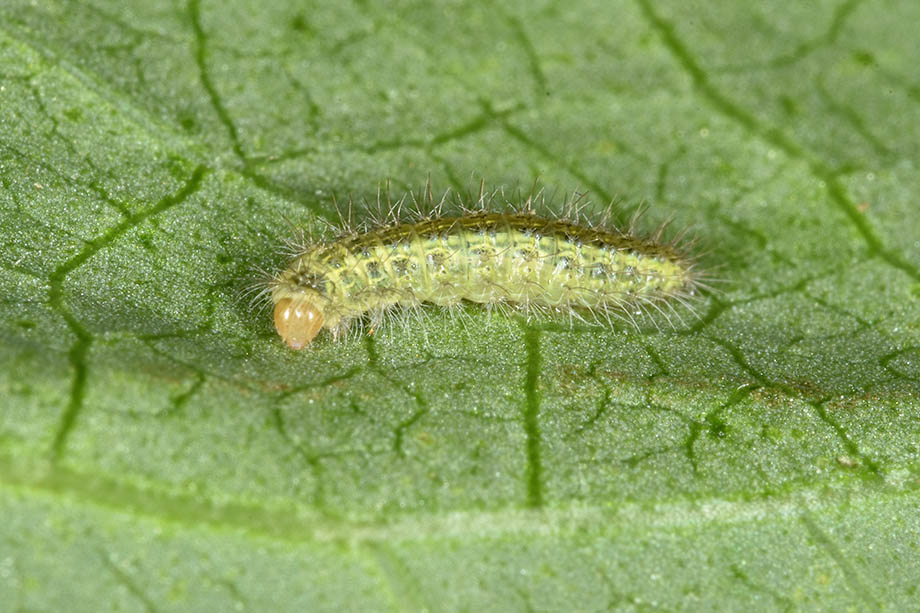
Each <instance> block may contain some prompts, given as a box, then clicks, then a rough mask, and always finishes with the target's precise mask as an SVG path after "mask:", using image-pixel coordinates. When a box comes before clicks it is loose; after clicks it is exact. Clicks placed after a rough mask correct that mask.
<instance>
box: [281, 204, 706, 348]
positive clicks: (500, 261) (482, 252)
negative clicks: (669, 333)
mask: <svg viewBox="0 0 920 613" xmlns="http://www.w3.org/2000/svg"><path fill="white" fill-rule="evenodd" d="M527 204H528V207H529V201H528V203H527ZM576 218H577V215H576ZM659 234H660V233H659ZM699 283H700V275H699V274H698V272H697V271H696V270H695V266H694V262H693V260H692V259H691V258H690V257H689V256H687V255H685V254H684V253H683V252H682V250H681V249H679V248H678V247H677V246H676V244H675V243H674V242H671V243H662V242H659V238H658V237H657V236H655V237H639V236H635V235H633V234H631V233H628V232H623V231H620V230H616V229H612V228H604V227H602V226H589V225H581V224H579V223H578V222H577V220H573V219H567V218H565V217H563V218H561V219H547V218H545V217H541V216H538V215H536V214H535V213H534V212H533V211H532V210H530V209H529V208H528V209H526V210H524V211H521V212H509V213H496V212H488V211H485V210H483V211H474V212H465V213H464V214H462V215H457V216H435V217H434V218H429V219H421V220H419V221H415V222H407V223H395V222H394V223H391V224H389V225H384V226H382V227H379V228H375V229H371V230H368V231H365V232H363V233H357V232H349V233H346V234H345V235H343V236H340V237H339V238H336V239H334V240H330V241H324V242H319V243H316V244H313V245H309V246H307V247H305V248H304V249H302V250H301V252H300V253H299V254H298V255H297V256H296V257H295V258H294V259H293V260H292V261H291V262H290V263H289V265H288V266H287V268H286V269H285V270H283V271H282V272H281V273H280V274H278V275H277V276H275V278H274V279H273V280H272V281H271V282H270V287H269V291H270V293H271V298H272V302H273V303H274V321H275V328H276V329H277V330H278V333H279V334H280V335H281V338H282V339H283V340H284V342H286V343H287V344H288V345H289V346H290V347H291V348H293V349H302V348H303V347H305V346H307V345H308V344H309V343H310V342H311V341H312V340H313V338H314V337H316V335H317V334H318V333H319V332H320V330H321V329H323V328H326V329H327V330H329V331H330V332H331V333H332V336H333V338H338V337H340V336H341V335H342V333H343V332H345V331H346V330H347V329H348V328H349V327H350V325H351V324H352V322H353V321H354V320H356V319H358V318H362V317H369V319H370V322H371V323H370V330H371V331H373V330H375V329H376V328H377V327H378V326H379V325H380V324H381V323H382V322H383V319H384V318H385V315H386V314H387V312H388V311H389V310H390V309H395V308H405V307H409V308H417V307H419V306H420V305H422V304H423V303H432V304H435V305H440V306H443V307H451V306H454V305H458V304H460V303H461V301H469V302H474V303H481V304H484V305H487V306H490V307H491V306H503V307H509V308H514V309H519V310H521V311H522V312H524V313H527V314H528V315H529V314H532V313H533V314H546V315H549V316H568V317H575V318H579V319H584V318H585V316H586V315H587V316H589V317H593V319H595V320H601V318H606V319H607V320H609V319H610V317H611V316H615V317H624V316H625V317H628V318H630V319H631V318H632V314H634V313H635V312H637V311H641V310H645V309H648V308H658V309H659V310H661V309H660V307H659V306H658V305H659V303H664V304H666V305H668V306H671V307H672V308H673V305H672V304H670V302H669V301H673V300H676V301H678V302H685V300H686V298H688V297H689V296H691V295H693V293H694V291H695V289H696V287H697V286H698V285H699Z"/></svg>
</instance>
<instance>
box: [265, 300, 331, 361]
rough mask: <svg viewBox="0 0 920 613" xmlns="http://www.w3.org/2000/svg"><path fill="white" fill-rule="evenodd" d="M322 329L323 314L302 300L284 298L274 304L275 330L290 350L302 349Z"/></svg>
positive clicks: (308, 302) (314, 306) (311, 304)
mask: <svg viewBox="0 0 920 613" xmlns="http://www.w3.org/2000/svg"><path fill="white" fill-rule="evenodd" d="M322 327H323V313H322V311H320V310H319V309H318V308H317V307H316V305H314V304H313V303H312V302H310V301H309V299H304V298H300V297H297V298H290V297H284V298H281V299H280V300H278V301H277V302H276V303H275V329H276V330H277V331H278V334H280V335H281V339H282V340H283V341H284V342H285V343H287V345H288V347H290V348H291V349H303V348H304V347H306V346H307V345H309V344H310V341H312V340H313V338H314V337H315V336H316V335H317V334H318V333H319V331H320V329H321V328H322Z"/></svg>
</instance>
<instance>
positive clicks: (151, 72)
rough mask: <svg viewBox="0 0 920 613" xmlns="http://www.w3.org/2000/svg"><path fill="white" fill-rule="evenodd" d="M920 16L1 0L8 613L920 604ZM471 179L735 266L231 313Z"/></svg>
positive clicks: (1, 366) (712, 8) (615, 7)
mask: <svg viewBox="0 0 920 613" xmlns="http://www.w3.org/2000/svg"><path fill="white" fill-rule="evenodd" d="M266 4H268V6H266ZM918 20H920V12H918V5H917V4H916V3H908V2H900V3H888V4H886V5H884V6H879V5H878V4H876V3H869V2H860V1H858V0H846V1H842V2H841V1H837V2H808V3H782V4H778V3H761V4H750V3H738V2H721V3H683V2H675V1H671V2H663V1H658V0H636V1H634V2H624V3H614V4H611V3H609V2H600V3H594V4H592V3H591V2H588V1H587V0H578V1H576V2H574V3H572V2H570V3H561V2H537V3H534V2H519V3H514V4H510V3H494V4H492V3H483V2H467V3H451V4H446V3H429V2H416V3H398V4H397V3H385V4H378V3H355V4H349V3H332V2H330V3H315V4H312V5H311V4H300V5H298V3H286V2H276V3H260V2H251V3H244V2H242V1H241V0H232V1H230V2H222V3H218V2H202V1H200V0H189V2H188V3H187V4H183V3H175V2H165V1H150V0H147V1H145V2H140V1H137V0H131V1H128V2H122V1H119V2H115V1H108V2H105V1H103V0H88V1H86V2H79V3H76V2H68V1H66V0H34V1H28V2H27V1H25V0H11V1H7V2H4V3H3V4H2V6H0V127H2V136H0V180H2V189H0V228H2V230H0V239H2V241H0V291H2V296H3V298H2V302H0V305H2V306H0V331H2V332H0V338H2V344H0V398H2V399H3V405H2V406H3V410H2V412H0V517H2V518H3V521H2V522H0V602H2V603H3V604H4V607H3V608H4V609H6V608H7V607H8V608H9V610H30V611H32V610H48V611H61V610H70V611H77V610H80V611H101V610H144V609H147V610H182V611H189V610H207V611H221V610H231V609H234V608H238V609H248V610H256V611H260V610H266V611H267V610H276V609H286V610H400V611H402V610H462V611H478V610H528V609H534V610H567V609H578V610H604V609H608V608H621V609H623V610H645V609H664V610H678V609H681V610H711V609H721V610H744V609H746V608H751V607H754V608H756V609H757V610H791V609H800V608H801V609H825V610H866V609H876V608H886V609H889V610H905V609H908V608H910V607H912V606H915V603H916V599H917V597H918V594H917V587H916V585H917V577H920V514H918V513H917V504H918V501H920V493H918V486H920V215H918V214H917V210H918V209H917V203H916V194H917V193H918V191H920V170H918V168H917V164H916V160H917V159H920V147H918V143H920V69H918V66H920V64H918V63H917V54H916V31H915V30H916V24H917V23H918ZM481 177H484V178H485V180H486V185H487V187H489V188H493V189H498V188H504V189H505V190H506V192H505V193H506V194H512V193H513V192H514V191H515V190H520V191H523V192H524V193H526V192H527V191H528V190H529V189H530V186H531V185H532V184H533V183H534V181H535V180H539V182H540V184H541V185H544V186H545V187H546V189H547V193H549V194H556V197H557V198H561V197H562V195H563V194H564V193H567V192H571V191H572V190H576V189H580V190H588V191H589V192H590V194H591V196H590V199H591V201H592V202H593V205H592V206H593V208H594V209H596V210H600V209H601V208H603V206H604V205H605V204H606V203H607V202H609V201H611V200H613V199H617V200H619V201H620V203H621V206H620V215H621V217H622V218H623V219H627V218H628V217H629V216H630V215H631V214H632V213H633V212H634V211H635V210H636V209H637V208H640V207H641V205H642V204H643V203H648V204H649V210H648V212H647V214H646V215H645V217H644V218H643V220H642V221H641V224H642V225H644V227H645V229H646V230H649V231H651V230H654V229H655V228H656V227H657V226H658V225H659V224H661V223H662V222H663V221H664V220H666V219H670V218H672V219H673V225H674V227H677V228H683V227H691V228H693V230H692V233H693V234H694V235H696V236H697V237H698V242H699V251H700V252H701V253H702V254H703V255H702V256H701V265H702V266H703V267H704V268H705V269H708V270H709V271H710V272H711V274H712V275H713V276H715V277H718V278H719V279H720V281H719V282H717V283H715V288H714V290H713V291H711V292H707V293H705V295H703V296H702V297H700V299H699V300H698V301H697V302H696V304H695V306H696V308H697V310H698V311H699V313H700V315H699V317H698V318H696V319H693V318H691V319H690V320H688V321H687V322H685V323H680V322H676V321H675V325H674V326H668V325H667V322H662V321H655V320H654V318H652V320H651V321H648V322H645V325H643V326H642V327H641V329H639V330H636V329H633V328H631V327H630V326H628V325H613V326H611V327H609V328H595V327H586V326H575V327H569V326H567V325H564V324H559V323H553V322H529V323H528V322H525V321H519V320H517V319H514V318H508V317H504V316H502V315H500V314H492V315H488V314H486V313H484V312H482V311H481V310H477V309H475V308H470V309H468V311H467V312H466V315H468V317H465V318H463V319H455V318H451V317H449V316H447V315H446V314H444V313H442V312H440V311H437V310H431V311H429V312H428V313H427V314H426V315H427V316H426V317H425V318H424V319H423V320H419V321H413V322H411V323H410V324H409V325H408V326H406V327H405V328H392V329H389V330H382V331H381V332H379V333H378V334H375V335H374V336H365V337H363V338H360V339H351V340H347V341H345V342H339V343H333V342H332V341H331V340H330V339H329V338H328V337H325V336H324V337H321V338H320V339H319V340H318V341H317V342H316V343H315V344H314V345H313V346H311V347H310V348H309V349H308V350H306V351H303V352H292V351H290V350H287V349H286V348H285V347H284V346H283V345H282V344H281V342H280V340H279V339H278V338H277V336H276V334H275V333H274V331H273V329H272V326H271V321H270V317H269V314H268V313H267V312H266V310H265V309H259V308H253V307H251V306H250V305H249V304H248V301H247V299H246V298H244V297H241V296H242V295H243V294H244V293H245V289H246V287H247V284H248V283H250V282H251V280H252V279H253V275H252V273H251V271H252V270H253V268H254V267H261V268H263V269H268V270H273V269H276V268H277V267H278V266H280V265H281V264H282V260H283V257H282V256H279V255H278V254H279V245H280V244H281V242H282V240H283V239H284V238H285V237H287V236H289V235H290V230H289V226H290V223H291V222H293V223H295V224H302V225H305V226H307V227H311V228H312V227H315V226H317V225H318V224H319V223H320V221H321V220H322V219H332V218H333V217H334V211H335V206H334V204H333V199H334V197H336V198H339V199H346V198H348V197H349V196H353V197H354V198H356V199H368V200H371V201H373V200H374V199H375V198H376V197H377V191H378V189H382V188H384V187H383V186H385V182H386V181H389V189H390V190H391V192H392V193H394V194H395V195H397V196H398V195H400V194H401V193H403V192H404V191H406V190H408V189H419V188H421V187H423V186H424V185H425V182H426V181H427V180H428V179H429V178H430V180H431V183H432V185H433V188H434V189H435V190H443V189H447V188H451V189H455V190H461V191H466V190H474V191H475V190H476V189H478V184H479V180H480V178H481ZM656 323H657V324H659V325H660V324H664V325H661V327H662V329H661V330H659V329H657V327H656V326H655V324H656Z"/></svg>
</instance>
